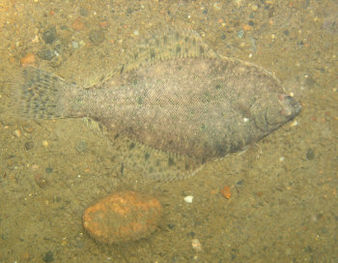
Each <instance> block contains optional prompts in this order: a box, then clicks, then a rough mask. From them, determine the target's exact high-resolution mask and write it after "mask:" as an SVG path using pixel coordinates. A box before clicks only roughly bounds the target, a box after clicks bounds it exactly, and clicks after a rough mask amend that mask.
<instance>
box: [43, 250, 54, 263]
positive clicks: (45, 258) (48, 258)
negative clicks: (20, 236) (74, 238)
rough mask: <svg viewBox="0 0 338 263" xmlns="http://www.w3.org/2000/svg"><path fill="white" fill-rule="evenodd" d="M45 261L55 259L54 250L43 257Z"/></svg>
mask: <svg viewBox="0 0 338 263" xmlns="http://www.w3.org/2000/svg"><path fill="white" fill-rule="evenodd" d="M43 261H44V262H47V263H48V262H53V261H54V255H53V252H52V251H50V250H49V251H48V252H47V253H46V254H45V255H44V257H43Z"/></svg>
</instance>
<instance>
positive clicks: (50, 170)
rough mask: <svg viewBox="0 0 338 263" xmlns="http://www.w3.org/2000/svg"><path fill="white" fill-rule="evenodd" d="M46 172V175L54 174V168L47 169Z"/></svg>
mask: <svg viewBox="0 0 338 263" xmlns="http://www.w3.org/2000/svg"><path fill="white" fill-rule="evenodd" d="M45 171H46V173H48V174H50V173H52V172H53V168H51V167H47V168H46V170H45Z"/></svg>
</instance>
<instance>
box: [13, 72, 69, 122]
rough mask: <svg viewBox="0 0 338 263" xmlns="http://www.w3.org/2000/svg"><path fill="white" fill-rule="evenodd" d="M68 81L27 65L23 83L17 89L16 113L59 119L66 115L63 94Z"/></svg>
mask: <svg viewBox="0 0 338 263" xmlns="http://www.w3.org/2000/svg"><path fill="white" fill-rule="evenodd" d="M71 85H72V84H70V83H67V82H65V81H64V80H63V79H61V78H60V77H58V76H56V75H53V74H51V73H48V72H45V71H42V70H39V69H37V68H33V67H28V68H26V69H25V70H24V84H23V85H22V87H20V89H19V92H20V94H19V96H18V101H17V103H18V105H17V106H18V114H19V115H20V116H22V117H26V118H29V119H59V118H64V117H67V115H68V114H67V112H66V109H65V108H66V107H64V105H63V104H64V103H62V101H64V97H65V96H64V95H65V90H66V89H67V88H71Z"/></svg>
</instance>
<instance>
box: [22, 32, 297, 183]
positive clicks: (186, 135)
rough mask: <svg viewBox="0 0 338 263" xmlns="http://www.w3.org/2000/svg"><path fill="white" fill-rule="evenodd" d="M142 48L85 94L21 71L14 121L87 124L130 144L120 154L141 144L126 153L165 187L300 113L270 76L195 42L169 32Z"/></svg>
mask: <svg viewBox="0 0 338 263" xmlns="http://www.w3.org/2000/svg"><path fill="white" fill-rule="evenodd" d="M194 37H196V36H194ZM196 39H197V40H196ZM149 43H151V45H150V46H149V47H148V49H147V48H144V45H143V46H142V47H141V48H140V49H139V50H141V51H142V52H143V53H142V52H139V53H135V54H132V58H138V60H139V61H137V63H134V64H125V65H124V64H123V65H122V66H121V67H118V68H117V69H116V70H115V71H114V72H115V73H114V74H107V76H105V77H104V78H102V81H100V82H99V83H97V84H96V85H94V86H93V87H91V88H80V87H77V86H76V85H75V84H72V83H68V82H66V81H64V80H63V79H61V78H59V77H58V76H55V75H53V74H51V73H48V72H44V71H42V70H39V69H35V68H32V67H28V68H26V69H25V71H24V72H25V83H24V85H23V87H22V89H21V91H20V100H19V104H20V107H19V109H20V115H22V116H25V117H29V118H39V119H54V118H68V117H89V118H92V119H94V120H96V121H98V122H100V123H102V124H104V125H105V126H106V127H107V129H108V131H109V136H111V137H112V138H116V137H124V138H128V140H131V142H128V144H130V145H129V146H128V147H127V148H125V151H133V148H134V145H135V143H139V144H140V145H144V147H143V146H141V149H143V148H144V151H143V150H142V151H141V152H140V153H133V154H132V153H130V154H128V156H129V157H130V158H136V159H135V160H131V161H130V163H131V166H135V167H137V169H139V172H140V173H141V174H143V175H142V177H146V176H148V178H151V179H155V180H158V179H159V180H164V181H169V180H173V179H177V178H184V177H188V176H192V175H194V174H196V172H197V171H199V170H200V168H201V166H202V164H203V163H204V162H206V161H209V160H214V159H219V158H222V157H224V156H225V155H226V154H228V153H232V152H236V151H239V150H241V149H242V148H243V147H244V146H246V145H248V144H250V143H252V142H256V141H258V140H260V139H261V138H263V137H264V136H266V135H268V134H269V133H271V132H272V131H274V130H276V129H277V128H279V127H280V126H282V125H283V124H284V123H286V122H288V121H289V120H291V119H293V118H294V117H295V116H296V115H297V114H298V113H299V112H300V110H301V106H300V104H299V103H298V102H297V101H296V100H295V99H294V98H293V97H290V96H287V95H286V94H285V92H284V91H283V88H282V86H281V84H280V82H279V81H278V80H277V79H276V78H275V77H274V76H273V75H272V74H271V73H269V72H268V71H266V70H265V69H263V68H261V67H259V66H256V65H254V64H251V63H248V62H244V61H241V60H238V59H234V58H226V57H220V56H218V55H217V54H215V53H214V52H212V51H211V50H208V48H207V47H206V46H205V45H204V44H203V43H201V42H199V40H198V38H193V39H189V38H188V36H186V35H184V34H183V35H179V34H176V33H174V34H169V35H165V36H164V37H163V38H158V39H156V38H155V40H154V39H153V40H151V41H148V42H147V44H149ZM189 47H190V48H189ZM193 54H195V55H193ZM134 142H135V143H134ZM153 150H154V151H153ZM126 162H127V161H123V162H122V163H121V168H120V170H121V171H124V170H125V169H124V167H125V166H124V164H125V163H126Z"/></svg>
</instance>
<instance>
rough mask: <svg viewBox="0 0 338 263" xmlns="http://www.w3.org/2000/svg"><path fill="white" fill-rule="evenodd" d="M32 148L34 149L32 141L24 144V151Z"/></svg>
mask: <svg viewBox="0 0 338 263" xmlns="http://www.w3.org/2000/svg"><path fill="white" fill-rule="evenodd" d="M33 147H34V143H33V142H32V141H30V142H26V143H25V149H26V150H27V151H29V150H31V149H33Z"/></svg>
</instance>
